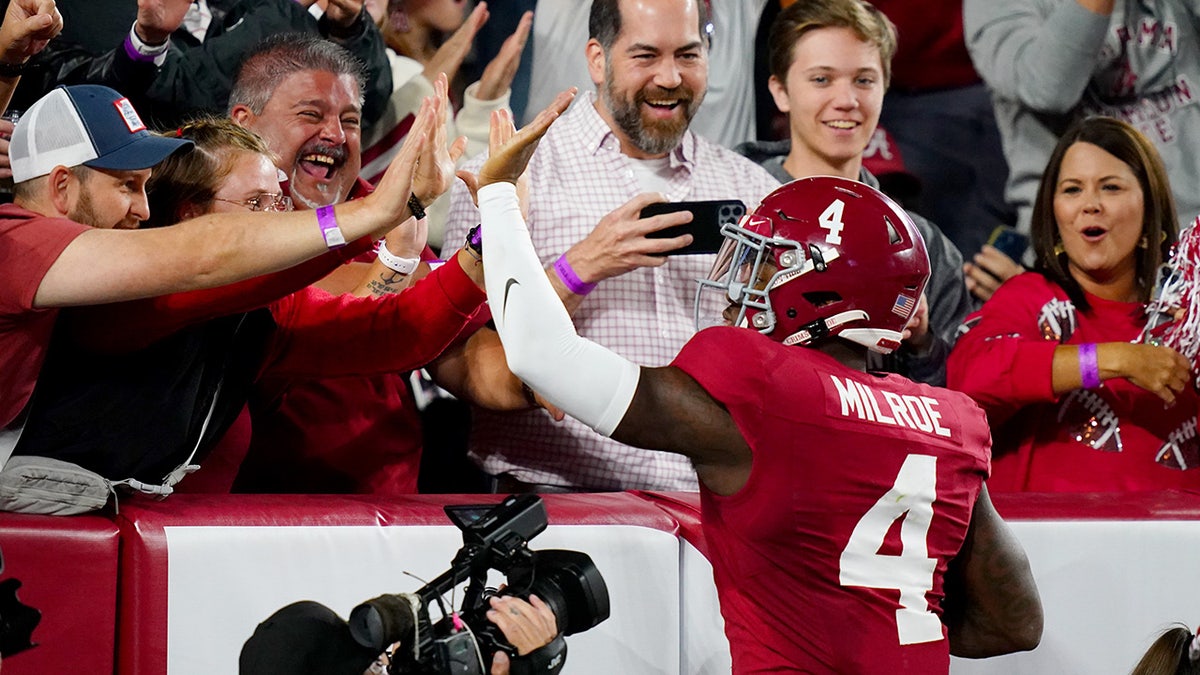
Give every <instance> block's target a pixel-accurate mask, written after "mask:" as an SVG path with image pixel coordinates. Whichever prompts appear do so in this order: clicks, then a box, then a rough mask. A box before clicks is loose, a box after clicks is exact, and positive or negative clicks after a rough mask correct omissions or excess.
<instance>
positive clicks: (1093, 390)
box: [947, 117, 1200, 492]
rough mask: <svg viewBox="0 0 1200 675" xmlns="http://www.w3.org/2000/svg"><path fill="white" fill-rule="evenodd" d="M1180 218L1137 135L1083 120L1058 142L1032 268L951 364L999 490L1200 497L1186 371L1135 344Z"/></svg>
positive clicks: (976, 322) (991, 304)
mask: <svg viewBox="0 0 1200 675" xmlns="http://www.w3.org/2000/svg"><path fill="white" fill-rule="evenodd" d="M1176 222H1177V221H1176V215H1175V205H1174V201H1173V199H1172V197H1171V188H1170V185H1169V184H1168V182H1167V176H1166V171H1165V169H1164V168H1163V164H1162V160H1161V159H1160V158H1159V156H1158V153H1157V152H1156V151H1155V150H1154V147H1153V146H1152V145H1151V144H1150V143H1149V142H1148V141H1147V140H1146V139H1145V138H1144V137H1143V136H1142V135H1141V134H1140V133H1139V132H1138V131H1137V130H1136V129H1134V128H1133V127H1132V126H1130V125H1128V124H1126V123H1124V122H1121V121H1118V120H1115V119H1111V118H1104V117H1091V118H1087V119H1083V120H1080V121H1078V122H1076V123H1075V124H1073V125H1072V126H1071V127H1070V128H1069V129H1068V130H1067V132H1066V133H1065V134H1064V135H1063V136H1062V139H1061V140H1060V141H1059V143H1058V146H1057V147H1056V148H1055V149H1054V154H1053V155H1052V156H1051V158H1050V162H1049V164H1048V166H1047V167H1046V171H1045V173H1044V174H1043V176H1042V182H1041V186H1040V187H1039V189H1038V197H1037V202H1036V204H1035V208H1034V213H1033V242H1034V247H1035V251H1036V254H1037V263H1036V266H1035V271H1034V272H1030V273H1026V274H1022V275H1020V276H1017V277H1014V278H1012V279H1010V280H1009V281H1008V282H1006V283H1005V284H1004V285H1003V286H1002V287H1001V288H1000V289H999V290H997V292H996V294H995V295H994V296H993V297H992V299H991V300H989V301H988V302H987V303H986V304H985V305H984V306H983V308H982V309H981V310H979V311H978V312H976V313H975V314H973V315H971V316H970V317H968V318H967V323H966V325H965V326H964V329H966V332H965V333H963V334H962V335H961V337H960V338H959V340H958V343H957V344H956V345H955V347H954V350H953V352H952V353H951V355H950V360H949V363H948V366H947V380H948V382H947V384H948V386H949V387H951V388H953V389H959V390H961V391H963V392H966V393H967V394H969V395H970V396H971V397H972V398H974V399H975V401H976V402H978V403H979V405H980V406H982V407H983V408H984V410H985V411H987V414H988V418H989V421H990V423H991V426H992V430H993V434H994V447H993V473H992V478H991V480H989V481H988V483H989V486H990V488H991V489H992V490H993V491H1041V492H1047V491H1049V492H1113V491H1135V490H1157V489H1163V488H1172V487H1177V488H1178V487H1192V488H1195V487H1200V446H1198V443H1197V439H1196V408H1197V394H1196V390H1195V388H1194V387H1193V386H1192V385H1191V380H1192V377H1191V373H1190V371H1191V365H1190V364H1189V363H1188V361H1187V359H1185V358H1184V357H1183V356H1181V355H1180V354H1179V353H1178V352H1176V351H1174V350H1173V349H1170V348H1168V347H1162V346H1155V345H1150V344H1140V343H1137V342H1135V341H1136V340H1137V339H1138V336H1139V334H1140V333H1141V331H1142V329H1143V328H1144V327H1145V325H1146V303H1147V301H1148V300H1149V299H1150V297H1151V294H1152V293H1153V291H1154V286H1155V280H1156V277H1157V274H1158V270H1159V266H1160V265H1161V264H1162V263H1163V262H1164V260H1165V259H1166V257H1167V255H1168V253H1169V252H1170V250H1171V247H1172V246H1173V245H1174V243H1175V241H1176V238H1177V232H1176Z"/></svg>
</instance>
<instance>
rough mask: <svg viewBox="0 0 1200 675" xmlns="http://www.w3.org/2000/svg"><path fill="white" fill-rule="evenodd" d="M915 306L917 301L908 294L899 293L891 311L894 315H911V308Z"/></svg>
mask: <svg viewBox="0 0 1200 675" xmlns="http://www.w3.org/2000/svg"><path fill="white" fill-rule="evenodd" d="M916 306H917V301H916V300H914V299H912V298H911V297H910V296H907V295H904V294H903V293H901V294H900V295H898V296H896V304H894V305H892V313H893V314H895V315H896V316H902V317H905V318H907V317H909V316H912V312H913V308H915V307H916Z"/></svg>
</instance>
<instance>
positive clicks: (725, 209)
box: [641, 199, 746, 256]
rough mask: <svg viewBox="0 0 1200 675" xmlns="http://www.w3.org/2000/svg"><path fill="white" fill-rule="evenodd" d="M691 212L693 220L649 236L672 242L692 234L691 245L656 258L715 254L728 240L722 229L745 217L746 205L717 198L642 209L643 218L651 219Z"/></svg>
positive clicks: (668, 203)
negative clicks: (674, 238) (681, 236)
mask: <svg viewBox="0 0 1200 675" xmlns="http://www.w3.org/2000/svg"><path fill="white" fill-rule="evenodd" d="M677 211H691V212H692V221H691V222H690V223H684V224H683V225H672V226H671V227H668V228H664V229H661V230H659V231H657V232H651V233H649V234H647V235H646V236H647V237H649V238H651V239H670V238H671V237H678V236H680V235H683V234H690V235H692V243H690V244H688V245H687V246H684V247H682V248H677V249H674V250H672V251H667V252H665V253H656V254H655V255H660V256H663V255H694V254H698V253H716V252H717V251H719V250H720V249H721V244H722V243H724V241H725V237H722V236H721V226H722V225H724V224H725V223H736V222H738V221H739V220H741V219H742V216H744V215H746V205H745V204H743V203H742V202H741V200H738V199H716V200H712V201H703V202H660V203H658V204H651V205H650V206H647V207H646V208H644V209H642V212H641V217H642V218H649V217H650V216H658V215H662V214H664V213H675V212H677Z"/></svg>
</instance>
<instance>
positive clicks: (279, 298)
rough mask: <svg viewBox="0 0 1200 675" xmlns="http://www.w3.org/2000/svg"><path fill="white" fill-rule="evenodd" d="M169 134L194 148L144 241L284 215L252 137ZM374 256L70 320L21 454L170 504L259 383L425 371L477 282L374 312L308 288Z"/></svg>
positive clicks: (223, 129) (472, 276) (463, 260)
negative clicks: (225, 220) (210, 217)
mask: <svg viewBox="0 0 1200 675" xmlns="http://www.w3.org/2000/svg"><path fill="white" fill-rule="evenodd" d="M176 134H177V135H178V136H180V137H182V138H186V139H188V140H191V141H193V143H194V144H195V147H194V149H193V150H192V151H191V152H187V153H181V155H180V156H179V157H177V158H173V160H172V161H171V162H167V163H164V164H162V165H160V166H158V167H156V169H155V172H154V175H153V178H152V181H151V182H150V183H149V184H148V193H149V199H150V205H151V214H152V218H153V219H154V220H152V221H150V222H147V223H144V224H143V226H148V227H163V226H170V224H171V223H174V222H179V221H181V220H183V219H186V218H193V217H199V216H203V215H205V214H209V213H217V212H236V211H242V212H245V213H246V222H245V226H246V227H254V226H255V220H256V218H257V217H258V216H256V215H255V212H260V211H268V210H287V209H289V208H291V203H290V201H289V200H288V199H287V198H286V197H285V196H283V195H282V194H281V191H280V189H279V182H278V174H277V171H276V169H275V165H274V164H273V162H272V156H271V154H270V152H269V151H268V150H267V148H266V145H265V144H264V143H263V141H262V140H261V139H260V138H258V137H257V136H255V135H254V134H253V133H252V132H249V131H247V130H245V129H242V128H241V127H238V126H236V125H234V124H233V123H232V122H230V121H229V120H226V119H203V120H199V121H195V122H192V123H189V124H187V125H185V126H183V127H182V128H180V129H179V130H178V131H177V132H176ZM369 248H370V242H369V241H366V240H364V241H359V242H352V243H350V244H348V245H346V246H345V247H343V248H341V249H337V250H336V251H335V252H332V253H330V254H327V255H326V256H323V257H322V258H317V259H315V260H314V261H310V262H309V263H305V264H303V265H301V266H298V267H295V268H292V269H290V270H285V271H282V272H278V273H276V274H272V275H267V276H264V277H259V278H257V279H251V280H248V281H246V282H242V283H240V284H235V285H231V286H225V287H220V288H216V289H212V290H208V291H199V292H192V293H180V294H174V295H169V296H163V297H159V298H151V299H147V300H143V301H135V302H128V303H119V304H114V305H105V306H97V307H80V308H73V309H71V310H69V311H64V312H63V315H62V316H61V317H60V323H59V328H58V333H57V334H56V336H55V339H54V343H53V344H52V346H51V350H50V356H49V357H48V358H47V365H46V367H45V369H44V370H43V376H42V378H40V380H39V383H38V392H37V394H36V396H37V403H36V404H35V405H34V406H32V408H31V413H30V421H29V422H28V423H27V425H26V431H25V435H24V436H23V437H22V439H21V449H22V454H29V455H40V456H48V457H54V458H56V459H60V460H65V461H69V462H73V463H75V464H78V465H80V466H83V467H84V468H86V469H89V470H91V471H95V472H96V473H99V474H100V475H102V476H104V477H105V478H108V479H110V480H122V479H127V478H133V479H136V480H137V481H140V482H141V483H143V484H146V485H145V486H144V488H145V489H144V491H155V490H157V491H158V492H164V491H167V492H169V490H167V489H166V488H171V487H172V486H173V485H174V483H176V482H178V481H179V480H180V479H181V478H182V477H183V476H185V475H187V474H188V473H189V472H190V471H192V470H194V468H188V467H194V465H195V464H196V463H197V462H198V461H199V459H200V458H202V457H204V456H205V455H206V454H208V453H209V452H210V451H211V450H212V449H213V448H214V446H216V444H217V443H218V441H221V439H222V437H224V436H225V435H226V431H227V430H229V429H230V427H231V426H232V425H234V423H235V421H236V420H238V418H239V416H240V415H241V413H242V411H243V408H244V407H245V404H246V401H247V400H248V398H249V396H250V393H251V391H252V390H253V387H254V383H255V381H256V380H257V379H258V378H259V376H261V375H262V374H263V373H265V372H267V371H270V372H271V374H272V375H274V376H279V377H293V378H305V377H317V376H320V377H329V376H333V377H336V376H343V375H346V376H357V375H369V374H376V373H380V372H400V371H407V370H413V369H416V368H420V367H422V366H423V365H425V364H426V363H428V362H429V361H431V360H433V359H434V358H436V357H437V356H439V355H440V354H441V352H442V351H443V350H444V349H445V348H446V347H447V346H448V345H449V344H450V343H451V341H452V340H453V339H454V338H455V337H456V336H457V335H458V334H459V333H460V332H461V331H462V330H463V328H464V327H465V326H466V325H467V323H468V320H469V319H470V317H471V316H472V315H473V314H474V313H475V311H476V310H477V309H478V308H479V307H480V306H481V305H482V304H483V301H484V300H485V296H484V291H483V270H482V267H481V266H480V265H478V264H476V259H475V258H474V257H473V256H472V255H471V254H470V253H468V252H466V251H459V253H458V254H457V255H456V256H453V257H451V258H450V260H448V261H447V263H446V264H445V265H443V266H441V267H439V268H438V269H437V270H435V271H433V272H432V273H430V274H429V275H428V276H426V277H425V278H423V279H421V280H420V281H418V282H416V283H414V284H413V285H412V287H411V288H409V289H407V290H406V291H405V292H403V293H400V294H395V295H389V296H386V297H383V298H379V299H376V298H364V297H354V296H351V295H341V296H333V295H329V294H327V293H325V292H323V291H321V290H319V289H315V288H312V287H309V284H311V283H312V282H314V281H316V280H317V279H320V278H321V277H323V276H324V275H325V274H327V273H328V272H329V271H330V270H332V269H333V268H335V267H337V266H338V265H340V264H341V263H342V262H344V261H345V260H348V259H349V258H352V257H354V256H355V255H357V254H359V253H363V252H365V251H367V250H369ZM346 405H348V406H352V405H353V402H347V403H346ZM238 429H239V432H240V433H239V434H235V435H234V437H231V438H229V439H227V440H226V442H225V444H224V450H225V451H224V452H222V456H223V457H237V456H238V455H239V453H240V454H244V453H245V449H246V444H247V443H248V441H249V438H248V430H247V429H246V428H245V426H244V425H243V426H239V427H238ZM208 473H210V474H211V473H212V472H211V471H210V472H208ZM223 478H224V479H225V481H226V483H221V484H219V486H220V487H227V483H228V482H231V481H232V475H230V476H224V477H223ZM208 485H209V486H210V487H214V484H213V483H211V482H208Z"/></svg>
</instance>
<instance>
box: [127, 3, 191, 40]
mask: <svg viewBox="0 0 1200 675" xmlns="http://www.w3.org/2000/svg"><path fill="white" fill-rule="evenodd" d="M191 6H192V0H138V13H137V22H136V23H134V25H133V29H134V30H135V31H137V35H138V37H139V38H141V40H142V41H143V42H145V43H146V44H150V45H160V44H162V43H164V42H166V41H167V40H168V39H169V38H170V37H171V33H174V32H175V31H176V29H178V28H179V27H180V26H182V25H183V17H184V16H185V15H186V14H187V11H188V8H189V7H191Z"/></svg>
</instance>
